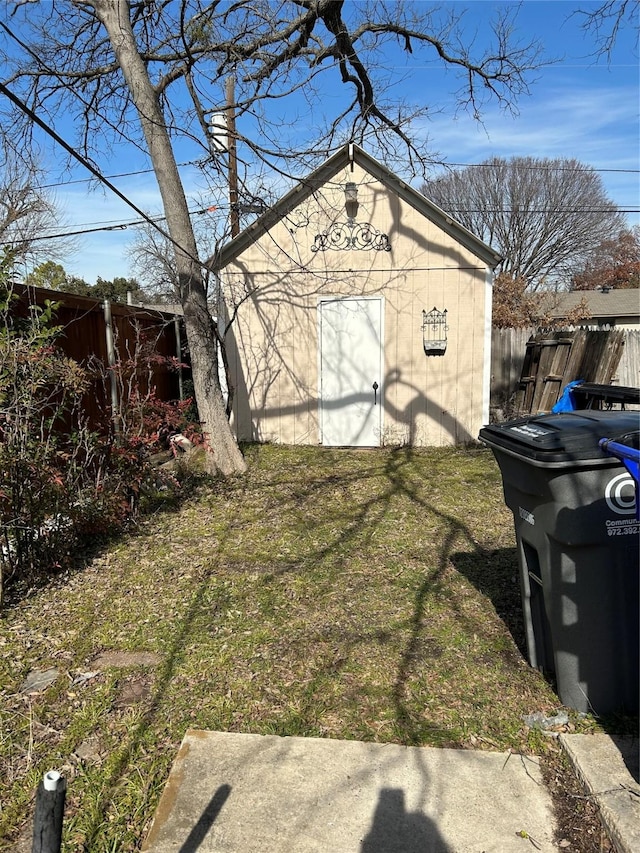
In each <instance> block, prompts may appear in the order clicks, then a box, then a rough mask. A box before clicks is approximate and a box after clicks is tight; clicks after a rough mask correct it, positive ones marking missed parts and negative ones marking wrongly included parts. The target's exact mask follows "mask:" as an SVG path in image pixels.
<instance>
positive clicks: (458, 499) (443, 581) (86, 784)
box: [0, 446, 558, 853]
mask: <svg viewBox="0 0 640 853" xmlns="http://www.w3.org/2000/svg"><path fill="white" fill-rule="evenodd" d="M247 455H248V457H249V463H250V470H249V473H248V474H247V475H246V476H245V477H243V478H240V479H237V480H233V481H230V482H224V483H219V482H218V483H213V484H208V485H200V487H199V488H198V490H197V491H196V493H194V495H193V496H192V497H191V498H190V499H189V500H188V501H187V502H185V503H184V505H183V506H182V507H180V508H178V509H175V510H174V511H171V512H164V513H157V514H156V515H155V516H153V517H150V518H147V519H146V520H145V521H144V522H143V523H142V524H141V525H140V527H139V528H138V529H137V530H136V531H134V533H133V534H132V535H130V536H128V537H127V538H126V539H122V540H120V541H119V542H117V543H113V544H112V545H110V546H109V547H108V548H106V549H104V550H103V551H102V552H101V553H99V554H97V555H94V556H93V558H92V559H91V560H90V561H88V564H87V565H86V567H85V568H84V569H83V570H82V571H78V572H77V573H76V574H74V575H73V576H71V577H69V578H66V579H64V582H57V583H56V584H53V585H52V586H50V587H49V588H47V589H44V590H41V591H39V592H37V593H35V594H34V595H33V596H32V597H30V598H28V599H26V600H24V601H23V602H22V603H19V604H16V605H15V606H14V607H13V608H11V609H10V610H9V611H8V612H6V613H5V614H4V617H3V619H2V623H1V634H0V644H2V653H3V654H2V663H1V664H0V687H1V688H2V690H1V692H0V701H1V715H0V758H1V760H2V762H3V767H2V768H0V778H1V779H2V783H1V784H2V787H3V789H4V790H2V791H0V801H1V802H2V803H3V804H4V805H3V807H2V810H1V811H0V838H4V839H6V843H7V845H9V841H11V840H15V838H16V837H17V835H18V834H19V832H20V829H21V826H22V825H23V824H24V822H25V821H26V819H27V817H28V815H29V813H30V809H31V802H30V798H31V797H32V793H33V790H34V788H35V785H36V784H37V781H38V779H39V778H40V775H41V773H42V772H43V771H44V770H46V769H50V768H52V767H56V768H57V769H63V770H64V772H65V775H66V776H67V779H68V797H67V811H66V820H65V836H64V840H65V847H64V849H65V850H67V851H78V850H82V849H86V850H90V851H91V853H99V851H116V850H118V851H120V850H122V851H125V850H134V849H137V847H138V845H139V844H140V842H141V840H142V838H143V837H144V834H145V832H146V829H147V828H148V822H149V820H150V818H151V816H152V813H153V809H154V807H155V804H156V802H157V798H158V796H159V793H160V791H161V788H162V786H163V785H164V782H165V781H166V775H167V773H168V770H169V766H170V763H171V761H172V759H173V757H174V755H175V752H176V750H177V747H178V744H179V742H180V740H181V738H182V736H183V734H184V731H185V729H186V728H187V727H189V726H195V727H202V728H208V729H215V730H229V731H243V732H258V733H271V734H273V733H275V734H280V735H313V736H321V737H333V738H356V739H362V740H375V741H393V742H399V743H405V744H432V745H438V746H443V745H447V746H458V747H465V748H476V749H478V748H500V749H506V748H511V749H514V750H519V751H532V750H536V749H538V750H539V749H540V748H543V747H541V744H540V741H539V740H537V739H536V736H535V733H532V732H529V731H528V729H527V728H526V727H525V726H524V724H523V721H522V716H523V715H524V714H528V713H531V712H533V711H538V710H540V711H544V712H551V711H553V710H555V709H557V707H558V699H557V697H556V696H555V694H554V693H553V691H552V690H551V688H550V686H549V685H548V684H547V683H546V682H545V681H544V679H543V678H542V677H541V676H540V674H539V673H537V672H535V671H533V670H531V669H530V667H528V665H527V664H526V663H525V661H524V659H523V656H522V654H521V650H520V649H519V648H518V645H519V644H520V646H521V643H522V624H521V617H520V603H519V590H518V585H517V581H516V571H517V563H516V555H515V548H514V540H513V521H512V518H511V515H510V513H509V512H508V510H507V509H506V508H505V507H504V504H503V500H502V491H501V480H500V476H499V473H498V470H497V467H496V466H495V463H494V461H493V458H492V456H491V455H490V454H489V453H487V452H486V451H484V450H479V449H471V450H432V451H421V452H415V451H410V450H407V449H403V450H385V451H376V452H358V451H333V452H332V451H322V450H319V449H317V448H278V447H268V446H266V447H250V448H248V449H247ZM105 651H132V652H147V653H153V654H154V655H157V658H153V657H151V658H147V660H146V662H143V664H140V665H138V666H136V665H133V664H132V665H129V666H125V667H123V666H121V665H118V666H110V665H108V662H107V663H106V664H105V663H104V659H103V661H102V663H99V664H97V663H96V662H97V660H98V656H99V655H100V654H101V653H103V652H105ZM154 660H156V661H157V663H155V664H154V663H153V661H154ZM120 663H122V660H121V661H120ZM49 667H57V668H58V669H59V672H60V675H59V677H58V679H57V681H56V682H55V683H54V684H53V685H52V686H51V687H49V688H48V689H47V690H46V691H44V692H43V693H41V694H38V695H36V696H32V697H26V696H24V695H22V694H20V693H19V689H20V685H21V684H22V682H23V680H24V678H25V677H26V675H27V674H28V673H29V671H30V670H32V669H34V668H35V669H41V670H44V669H47V668H49ZM7 849H8V848H7Z"/></svg>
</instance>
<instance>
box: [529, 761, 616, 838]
mask: <svg viewBox="0 0 640 853" xmlns="http://www.w3.org/2000/svg"><path fill="white" fill-rule="evenodd" d="M541 768H542V777H543V779H544V782H545V785H546V786H547V788H548V789H549V792H550V794H551V799H552V801H553V811H554V815H555V819H556V834H555V840H556V843H557V844H558V847H559V848H560V849H561V850H566V851H567V853H613V851H614V848H613V846H612V844H611V841H610V840H609V836H608V835H607V832H606V830H605V829H604V826H603V823H602V820H601V819H600V810H599V808H598V805H597V803H596V802H594V800H593V799H592V798H591V797H589V796H587V794H586V792H585V790H584V788H583V786H582V784H581V783H580V781H579V780H578V778H577V777H576V775H575V773H574V772H573V770H572V768H571V765H570V763H569V761H568V759H567V757H566V756H565V755H564V753H562V752H560V751H559V752H550V753H549V754H548V755H546V756H545V757H544V758H543V759H542V761H541Z"/></svg>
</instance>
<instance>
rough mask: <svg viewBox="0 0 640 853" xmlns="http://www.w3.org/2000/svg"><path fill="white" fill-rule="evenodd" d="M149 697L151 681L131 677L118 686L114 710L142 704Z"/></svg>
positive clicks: (141, 677)
mask: <svg viewBox="0 0 640 853" xmlns="http://www.w3.org/2000/svg"><path fill="white" fill-rule="evenodd" d="M150 695H151V679H149V678H145V677H144V676H132V677H131V678H128V679H126V680H125V681H122V682H121V683H120V684H119V685H118V696H117V698H116V700H115V702H114V703H113V704H114V708H127V707H129V706H130V705H137V704H138V703H139V702H144V701H145V700H146V699H148V697H149V696H150Z"/></svg>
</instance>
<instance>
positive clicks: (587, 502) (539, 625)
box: [480, 411, 640, 715]
mask: <svg viewBox="0 0 640 853" xmlns="http://www.w3.org/2000/svg"><path fill="white" fill-rule="evenodd" d="M639 427H640V412H637V411H634V412H630V411H576V412H566V413H562V414H550V415H537V416H533V417H529V418H523V419H519V420H516V421H510V422H508V423H505V424H492V425H489V426H485V427H483V429H482V430H481V431H480V440H481V441H482V442H484V443H485V444H486V445H488V446H489V447H490V448H491V450H492V451H493V453H494V456H495V457H496V460H497V462H498V465H499V467H500V471H501V473H502V482H503V487H504V497H505V502H506V504H507V506H508V507H509V509H510V510H511V511H512V512H513V517H514V521H515V531H516V539H517V544H518V560H519V566H520V584H521V591H522V604H523V609H524V617H525V630H526V640H527V651H528V655H529V662H530V663H531V665H532V666H534V667H537V668H538V669H541V670H543V671H545V672H547V673H549V674H555V678H556V684H557V689H558V694H559V696H560V699H561V700H562V702H563V703H564V704H565V705H567V706H568V707H572V708H576V709H577V710H579V711H585V712H586V711H591V712H593V713H595V714H598V715H602V714H607V713H611V712H616V711H620V712H625V713H630V714H635V713H637V712H638V704H639V703H638V693H639V685H638V681H639V678H638V668H639V664H640V662H639V654H638V647H639V641H640V635H639V631H638V621H639V620H638V601H639V584H638V575H639V557H640V550H639V545H640V536H639V533H640V524H639V523H638V521H637V519H636V513H635V484H634V481H633V478H632V477H631V475H630V474H629V473H628V472H627V471H626V470H625V468H624V466H623V465H622V464H621V462H620V461H619V460H618V459H615V458H613V457H612V456H611V455H609V454H607V453H606V452H605V451H604V450H603V449H602V448H601V447H600V445H599V441H600V439H601V438H612V437H614V436H616V435H620V434H623V433H629V432H631V431H634V430H638V428H639Z"/></svg>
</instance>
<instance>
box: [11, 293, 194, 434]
mask: <svg viewBox="0 0 640 853" xmlns="http://www.w3.org/2000/svg"><path fill="white" fill-rule="evenodd" d="M13 291H14V293H15V294H16V295H17V296H18V297H19V299H18V300H17V301H16V304H15V306H14V308H13V310H14V312H15V313H17V314H22V315H23V316H26V313H27V312H28V311H29V306H31V305H38V306H44V304H45V302H46V300H50V301H51V302H54V303H59V305H58V307H57V308H56V309H55V313H54V319H53V325H55V326H61V327H62V333H61V334H60V336H59V337H58V338H57V339H56V345H57V346H58V347H59V348H60V349H61V350H62V352H64V354H65V355H67V356H69V357H70V358H73V359H74V360H75V361H77V362H78V363H79V364H83V365H86V364H88V363H89V362H90V361H97V362H98V363H99V364H100V365H102V366H103V367H104V371H103V380H102V381H101V380H100V379H99V378H98V379H96V381H95V382H94V384H93V387H92V389H91V392H90V393H89V394H87V395H86V396H85V398H84V400H83V407H84V411H85V414H86V415H87V417H88V419H89V423H90V424H91V426H92V428H94V429H98V430H99V429H100V428H101V427H104V424H105V415H106V417H107V418H108V417H110V415H111V412H112V411H113V409H114V407H116V408H117V406H118V405H119V403H120V402H121V400H122V397H123V395H124V394H126V393H127V390H126V383H123V382H122V381H121V380H118V379H117V376H116V372H115V371H113V370H110V368H112V367H113V366H114V365H115V364H121V365H122V364H123V363H125V362H127V361H129V360H130V359H133V358H135V356H136V352H137V351H138V352H139V350H140V346H141V342H142V341H143V340H144V341H146V342H147V344H148V348H149V350H152V351H153V352H154V353H155V354H156V355H158V356H162V357H167V358H171V357H177V358H178V360H179V361H181V362H182V361H183V359H184V355H183V352H182V350H183V343H184V334H182V333H181V330H180V320H179V318H177V317H176V316H175V315H174V314H169V313H165V312H163V311H157V310H151V309H146V308H140V307H134V306H129V305H123V304H121V303H117V302H111V303H109V302H103V301H101V300H96V299H92V298H87V297H84V296H75V295H73V294H69V293H59V292H57V291H52V290H48V289H46V288H38V287H24V286H22V285H13ZM137 380H138V382H139V383H140V387H141V389H142V390H143V391H145V392H146V391H147V390H148V387H149V385H152V386H153V387H154V389H155V393H156V395H157V397H158V398H159V399H160V400H163V401H168V400H176V399H179V398H180V397H181V396H182V371H177V370H172V369H170V368H169V366H168V365H167V363H166V362H164V363H163V361H162V359H159V360H158V361H157V363H153V364H151V365H150V368H149V370H146V369H145V370H141V371H139V373H138V376H137Z"/></svg>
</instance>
